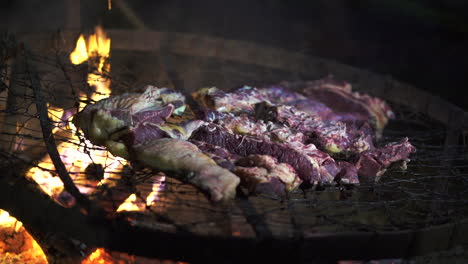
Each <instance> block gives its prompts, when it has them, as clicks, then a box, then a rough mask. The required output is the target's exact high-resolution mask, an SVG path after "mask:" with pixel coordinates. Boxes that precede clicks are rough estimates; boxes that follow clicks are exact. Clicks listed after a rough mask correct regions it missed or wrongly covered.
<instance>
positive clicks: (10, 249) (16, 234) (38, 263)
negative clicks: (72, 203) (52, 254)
mask: <svg viewBox="0 0 468 264" xmlns="http://www.w3.org/2000/svg"><path fill="white" fill-rule="evenodd" d="M0 255H1V257H0V263H33V264H46V263H47V259H46V256H45V254H44V252H43V251H42V249H41V247H40V246H39V245H38V244H37V242H36V241H35V240H34V238H33V237H32V236H31V235H30V234H29V233H28V232H27V231H26V229H25V228H24V227H23V224H22V223H21V222H19V221H18V220H16V219H15V218H14V217H12V216H10V214H9V213H8V212H6V211H4V210H1V209H0Z"/></svg>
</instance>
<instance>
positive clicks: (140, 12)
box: [0, 0, 468, 110]
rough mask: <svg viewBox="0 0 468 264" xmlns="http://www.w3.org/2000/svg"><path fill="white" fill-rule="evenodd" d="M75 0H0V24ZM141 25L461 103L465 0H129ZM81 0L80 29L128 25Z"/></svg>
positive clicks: (466, 76) (18, 23)
mask: <svg viewBox="0 0 468 264" xmlns="http://www.w3.org/2000/svg"><path fill="white" fill-rule="evenodd" d="M71 1H74V0H48V1H40V0H3V1H1V3H0V7H1V11H0V22H1V24H0V25H1V27H0V31H2V32H5V31H10V32H30V31H52V30H57V29H59V28H67V27H68V28H70V27H69V25H67V21H68V20H69V17H70V16H71V15H72V14H70V13H67V12H64V10H65V5H67V4H69V3H70V2H71ZM116 1H117V2H124V3H125V5H126V6H127V7H129V8H132V9H133V10H134V11H135V13H136V15H137V17H138V18H139V19H140V20H141V22H143V26H144V27H145V28H147V29H154V30H158V31H177V32H190V33H200V34H204V35H211V36H217V37H223V38H227V39H238V40H248V41H254V42H258V43H262V44H264V45H269V46H274V47H281V48H285V49H289V50H294V51H302V52H304V53H305V54H309V55H315V56H320V57H324V58H329V59H333V60H336V61H339V62H342V63H345V64H349V65H352V66H356V67H360V68H364V69H368V70H371V71H374V72H377V73H381V74H385V75H390V76H392V77H393V78H395V79H397V80H400V81H405V82H408V83H410V84H413V85H414V86H416V87H419V88H421V89H425V90H428V91H430V92H431V93H433V94H436V95H439V96H441V97H444V98H446V99H447V100H449V101H451V102H452V103H454V104H456V105H458V106H460V107H463V108H464V109H465V110H468V102H467V99H465V97H464V96H463V93H464V89H468V87H467V85H466V84H467V83H468V72H467V70H468V15H467V14H468V1H463V0H447V1H440V0H316V1H286V0H272V1H267V0H261V1H249V0H236V1H219V0H218V1H215V0H204V1H182V0H180V1H179V0H153V1H149V0H146V1H145V0H132V1H123V0H121V1H118V0H116ZM113 4H114V8H113V9H112V11H107V10H106V7H107V1H106V0H99V1H98V0H81V2H80V3H79V4H78V7H79V10H77V13H76V14H79V17H80V22H81V29H88V28H92V27H94V26H95V25H96V24H97V23H102V24H103V25H104V27H105V28H127V29H131V28H135V23H134V21H132V20H131V19H129V18H128V17H126V16H124V15H123V13H122V11H121V9H120V8H118V6H117V3H113ZM116 6H117V7H116ZM77 9H78V8H77Z"/></svg>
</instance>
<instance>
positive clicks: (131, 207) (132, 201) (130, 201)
mask: <svg viewBox="0 0 468 264" xmlns="http://www.w3.org/2000/svg"><path fill="white" fill-rule="evenodd" d="M144 209H145V204H144V203H143V201H142V200H141V199H138V198H137V196H136V194H132V195H130V196H129V197H128V198H127V199H126V200H125V201H124V202H123V203H122V204H121V205H120V206H119V208H117V212H122V211H128V212H130V211H143V210H144Z"/></svg>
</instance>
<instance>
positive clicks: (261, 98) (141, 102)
mask: <svg viewBox="0 0 468 264" xmlns="http://www.w3.org/2000/svg"><path fill="white" fill-rule="evenodd" d="M291 88H294V90H293V89H291ZM192 96H193V98H194V99H195V101H196V102H197V103H198V104H199V107H197V112H196V113H193V112H192V111H191V110H190V107H188V106H187V105H186V104H185V97H184V96H183V95H181V94H180V93H178V92H176V91H173V90H170V89H167V88H156V87H153V86H149V87H147V89H146V91H145V92H144V93H141V94H136V93H135V94H124V95H120V96H113V97H111V98H108V99H105V100H102V101H99V102H97V103H95V104H92V105H88V106H87V107H85V109H84V110H83V111H81V112H80V113H78V114H77V115H76V116H75V118H74V123H75V124H76V125H77V127H79V128H81V130H82V131H83V132H84V135H85V137H86V138H88V139H89V140H90V141H91V142H92V143H94V144H97V145H101V146H105V147H106V148H107V149H108V150H109V151H110V152H111V153H113V154H114V155H117V156H121V157H124V158H126V159H128V160H132V161H135V162H138V163H140V164H143V165H144V166H147V167H151V168H153V169H156V170H161V171H164V172H168V173H169V176H173V177H177V178H179V179H181V180H182V181H185V182H187V183H190V184H193V185H194V186H196V187H197V188H199V189H200V190H201V191H203V192H204V193H206V194H207V195H209V197H210V198H211V199H212V200H213V201H221V200H227V199H230V198H232V197H234V195H235V191H236V188H237V186H238V184H239V183H240V184H241V185H242V186H244V187H245V188H247V189H248V191H249V192H250V193H266V194H270V195H275V196H280V197H284V196H286V195H287V193H288V192H290V191H293V190H294V189H296V188H297V187H298V186H299V184H301V183H304V184H305V185H304V186H311V185H317V184H319V185H330V184H359V183H360V182H362V181H366V182H369V181H376V180H378V179H379V178H380V177H381V176H382V175H383V174H384V172H385V170H386V169H387V168H388V167H390V166H391V165H392V164H403V165H404V164H405V163H406V162H407V161H409V159H408V158H409V155H410V154H411V153H413V152H415V148H414V147H413V146H412V145H411V144H410V143H409V141H408V139H407V138H405V139H402V140H401V141H400V142H394V143H390V144H387V145H385V146H384V147H375V141H376V140H377V139H378V138H379V137H380V135H381V133H382V131H383V129H384V127H385V125H386V124H387V122H388V120H389V119H390V118H392V117H393V112H392V111H391V109H390V108H389V107H388V105H387V104H386V103H385V102H383V101H382V100H380V99H378V98H374V97H371V96H369V95H363V94H359V93H356V92H352V90H351V85H350V84H348V83H346V82H341V81H335V80H333V79H330V78H328V79H323V80H319V81H314V82H308V83H306V86H302V87H294V85H293V84H290V83H283V84H281V85H276V86H269V87H264V88H252V87H248V86H245V87H242V88H240V89H237V90H234V91H232V92H225V91H223V90H220V89H217V88H214V87H212V88H205V89H201V90H199V91H198V92H195V93H194V94H192Z"/></svg>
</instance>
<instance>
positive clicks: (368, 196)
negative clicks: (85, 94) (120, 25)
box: [0, 30, 468, 263]
mask: <svg viewBox="0 0 468 264" xmlns="http://www.w3.org/2000/svg"><path fill="white" fill-rule="evenodd" d="M108 34H109V35H110V37H111V38H112V54H111V63H112V70H111V72H109V73H106V76H107V77H109V78H111V79H112V87H111V88H112V91H113V93H114V94H120V93H123V92H127V91H137V90H138V89H141V88H142V87H143V85H145V84H156V85H159V86H169V87H175V88H177V89H182V90H183V91H184V92H185V93H189V92H191V91H194V90H196V89H198V88H201V87H206V86H217V87H219V88H222V89H228V88H233V87H239V86H241V85H244V84H249V85H252V86H254V85H263V84H273V83H278V82H280V81H284V80H287V81H290V82H293V84H294V85H295V86H297V87H300V86H301V85H303V84H304V82H303V81H304V80H313V79H318V78H322V77H324V76H327V75H329V74H333V75H334V76H335V77H336V78H338V79H343V80H347V81H349V82H351V83H352V85H353V87H354V89H355V90H357V91H360V92H365V93H369V94H371V95H374V96H378V97H381V98H383V99H385V100H386V101H388V102H389V103H390V104H391V105H392V107H393V109H394V110H395V112H396V119H395V120H393V121H391V122H390V124H389V126H388V127H387V128H386V129H385V131H384V137H383V139H382V143H384V142H386V141H395V140H397V139H399V138H401V137H404V136H408V137H409V138H410V141H411V142H412V143H413V144H414V145H415V146H416V147H417V149H418V152H417V153H416V154H414V155H413V156H412V161H411V163H409V165H408V169H407V170H406V171H402V170H398V169H393V170H390V171H388V172H387V173H386V174H385V176H384V177H383V178H382V180H381V181H380V182H379V183H377V184H362V185H360V186H356V187H353V188H343V187H329V188H324V189H321V190H308V191H306V192H296V193H293V194H291V196H290V197H289V198H288V199H286V200H278V199H273V198H271V197H266V196H250V197H244V196H239V197H237V198H236V199H235V200H234V201H233V203H232V204H230V205H228V206H221V205H213V204H211V203H210V202H209V201H207V199H206V198H205V197H204V196H203V195H202V194H201V193H199V192H198V191H197V190H196V189H194V188H193V187H192V186H190V185H186V184H182V183H181V182H178V181H176V180H174V179H171V178H166V180H165V182H164V183H163V184H164V185H165V187H164V189H162V190H161V191H160V193H159V194H158V200H157V201H156V202H155V203H154V204H153V205H151V206H146V209H145V210H144V211H139V212H120V213H114V211H115V209H116V206H118V205H119V204H120V203H122V202H123V201H124V199H125V198H126V197H127V196H128V195H130V194H131V193H135V192H136V193H138V194H140V196H139V197H138V199H144V194H148V193H149V192H150V191H151V189H152V187H153V185H154V184H155V182H157V181H158V180H160V179H161V177H160V176H154V175H152V174H150V173H147V172H145V171H135V170H132V169H128V168H127V169H124V170H123V171H121V172H116V173H117V174H119V175H120V179H119V180H116V184H115V186H114V187H112V188H100V187H95V190H94V191H93V192H92V195H91V196H89V197H88V198H89V199H91V203H92V204H94V205H95V206H93V207H92V208H94V209H95V211H93V209H91V210H88V211H87V213H86V214H83V213H82V211H80V210H79V209H78V208H77V207H75V208H64V207H62V206H59V205H58V204H57V203H55V202H53V201H52V200H51V199H50V198H49V197H48V196H47V195H45V194H43V193H42V192H41V191H40V189H39V188H38V186H37V184H35V183H34V182H32V181H31V180H28V179H26V178H25V177H23V176H24V174H25V172H26V171H27V170H28V169H29V168H30V167H31V166H37V160H38V159H39V158H41V157H42V156H43V155H46V154H47V153H46V151H45V148H44V144H43V142H44V140H43V135H42V133H41V129H40V126H39V123H40V122H39V121H38V113H37V111H36V108H34V107H32V105H33V104H34V103H35V102H36V101H37V98H36V97H35V94H34V92H33V91H32V88H34V82H33V83H31V78H32V79H33V80H34V78H35V77H34V76H36V74H37V77H38V80H39V82H38V83H39V84H40V85H39V87H35V88H40V89H41V91H42V93H43V95H44V96H45V99H46V101H47V102H50V103H51V104H56V105H57V104H59V105H60V107H68V108H73V107H74V106H75V105H76V101H77V97H76V93H77V90H80V89H81V90H85V91H86V89H87V88H86V87H87V85H86V81H85V77H84V76H85V74H86V70H87V68H86V67H84V66H72V65H70V64H69V63H65V62H64V61H65V59H64V56H65V58H66V54H69V53H70V51H71V50H72V49H73V47H74V44H75V41H76V39H77V36H78V32H72V31H67V32H59V33H57V32H54V33H41V34H24V35H22V36H19V37H18V42H22V43H26V50H27V51H28V52H26V53H24V52H23V55H21V53H19V54H17V57H16V63H14V64H13V65H15V66H14V67H13V68H12V75H11V76H12V77H13V79H12V83H11V85H10V87H9V88H10V89H9V91H5V92H4V93H3V94H2V97H1V100H8V103H9V104H10V106H11V105H13V106H16V107H14V108H10V109H9V108H5V109H2V112H1V118H2V119H3V120H2V122H3V124H2V134H1V135H0V138H1V140H2V144H3V146H4V147H3V149H2V152H1V156H2V163H1V164H2V168H3V172H4V175H3V177H2V178H1V179H0V181H1V183H0V189H1V190H0V197H1V198H0V201H1V202H0V207H1V208H4V209H6V210H8V211H9V212H10V213H11V214H12V215H14V216H15V217H17V218H18V219H20V220H21V221H23V223H24V224H25V226H26V227H27V228H28V229H29V230H31V232H32V233H33V234H35V236H37V237H39V238H40V241H44V242H43V243H44V246H45V247H46V248H51V246H50V243H51V242H50V241H57V240H60V241H68V242H69V241H75V242H74V244H73V243H72V244H73V245H75V246H76V245H77V244H76V243H78V242H76V241H79V243H78V244H79V245H86V247H87V248H92V247H104V248H107V249H110V250H116V251H122V252H129V253H131V254H136V255H141V256H146V257H157V258H162V259H178V260H184V261H189V262H193V263H196V262H203V263H207V262H216V263H219V262H227V263H231V262H232V263H239V262H241V261H243V262H247V261H262V260H265V258H268V259H274V260H276V261H278V262H281V261H283V262H284V261H292V260H296V261H303V262H307V261H312V260H321V261H324V260H340V259H381V258H409V257H413V256H418V255H423V254H427V253H430V252H433V251H439V250H446V249H450V248H452V247H454V246H456V245H460V244H466V243H468V241H467V238H466V235H465V234H466V233H467V232H468V210H467V209H466V208H467V207H466V204H467V201H468V200H467V198H468V194H467V190H468V156H467V146H466V142H465V140H466V131H467V128H468V113H466V112H464V111H463V110H461V109H459V108H457V107H456V106H454V105H452V104H450V103H448V102H446V101H444V100H442V99H440V98H438V97H435V96H433V95H431V94H428V93H426V92H424V91H421V90H419V89H416V88H414V87H412V86H410V85H407V84H404V83H401V82H398V81H396V80H394V79H392V78H391V76H381V75H377V74H374V73H371V72H368V71H366V70H362V69H357V68H353V67H350V66H347V65H342V64H339V63H336V62H333V61H329V60H325V59H320V58H315V57H308V56H304V54H301V53H295V52H290V51H285V50H281V49H276V48H271V47H267V46H261V45H258V44H253V43H249V42H243V41H236V40H227V39H221V38H214V37H209V36H200V35H191V34H182V33H167V32H156V31H125V30H110V31H108ZM24 60H26V61H28V62H29V66H30V67H26V68H25V67H24V65H23V64H22V63H20V62H21V61H24ZM83 67H84V68H83ZM83 72H85V73H83ZM31 76H33V77H31ZM12 86H16V88H15V90H12V88H11V87H12ZM18 91H19V95H20V96H19V97H18V94H15V92H18ZM57 91H60V92H59V93H58V92H57ZM23 95H27V96H23ZM15 98H16V99H15ZM18 98H21V100H22V101H21V102H14V100H20V99H18ZM12 101H13V102H12ZM64 102H65V103H64ZM18 122H19V123H23V124H26V123H34V125H30V126H26V128H25V130H18V126H17V124H18ZM53 124H54V126H57V127H59V126H60V123H53ZM55 138H56V141H57V143H60V142H63V141H67V140H69V138H70V134H69V133H68V134H67V133H66V132H63V131H62V133H60V132H56V133H55ZM18 140H21V142H22V143H21V144H23V148H22V149H20V150H16V151H11V148H10V150H9V149H8V147H6V146H10V147H11V146H12V144H11V143H12V142H13V141H14V142H13V143H15V142H16V144H17V143H18ZM77 144H80V146H81V147H82V148H81V149H82V151H86V148H93V146H90V145H88V146H85V143H84V140H83V141H81V142H79V143H77ZM13 145H14V144H13ZM62 159H63V157H62ZM35 161H36V162H35ZM64 162H65V163H67V162H70V161H66V160H65V161H64ZM12 164H14V166H16V167H14V168H12V167H11V166H12ZM85 169H86V168H82V170H81V171H79V172H76V173H75V174H71V175H72V178H74V177H78V176H79V175H84V174H86V172H85ZM105 169H106V168H104V170H105ZM75 184H76V185H78V186H79V185H80V184H81V183H80V182H79V181H75ZM31 207H33V208H31ZM96 208H99V209H96ZM101 209H102V210H101ZM104 215H106V216H104ZM54 239H55V240H54ZM266 256H267V257H266ZM75 257H76V258H79V254H77V256H75Z"/></svg>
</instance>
